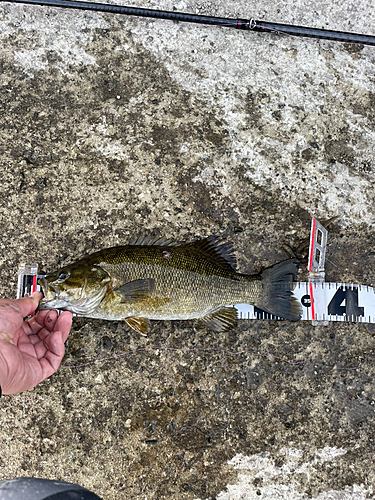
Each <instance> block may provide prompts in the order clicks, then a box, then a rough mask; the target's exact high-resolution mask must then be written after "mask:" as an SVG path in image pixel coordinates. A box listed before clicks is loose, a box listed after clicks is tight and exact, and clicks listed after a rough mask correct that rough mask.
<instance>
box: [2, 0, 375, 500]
mask: <svg viewBox="0 0 375 500" xmlns="http://www.w3.org/2000/svg"><path fill="white" fill-rule="evenodd" d="M132 4H133V5H139V6H143V7H150V8H161V9H167V10H173V9H176V10H180V11H187V12H192V13H200V14H206V15H210V14H212V15H217V16H225V17H237V16H239V17H242V18H248V17H249V18H250V17H254V18H256V19H264V20H267V21H274V22H284V23H290V24H300V25H305V26H314V27H318V28H320V27H324V28H327V29H337V30H344V31H353V32H358V33H367V34H373V35H374V34H375V7H374V4H373V2H370V1H368V0H356V1H355V2H354V1H353V0H349V1H347V2H341V1H338V0H330V1H328V0H314V1H311V0H304V1H303V2H302V1H300V0H290V1H289V2H284V1H281V0H275V1H274V2H267V1H265V0H263V1H262V0H261V1H258V2H255V1H254V0H249V1H245V0H239V1H233V0H229V1H225V2H224V1H223V0H220V1H217V2H211V1H204V2H200V1H194V0H185V1H179V2H178V1H176V2H175V3H173V2H172V1H171V0H158V1H156V0H153V1H148V0H143V1H142V2H141V1H140V0H138V1H137V0H133V2H132ZM0 39H1V44H0V65H1V74H0V83H1V85H0V92H1V100H0V106H1V114H0V126H1V135H0V144H1V146H0V165H1V173H0V176H1V183H0V190H1V200H2V203H1V207H2V209H1V212H0V220H1V239H0V246H1V252H0V269H1V273H0V283H1V287H0V289H1V295H2V296H3V297H14V296H15V291H16V279H17V266H18V263H19V262H25V261H26V262H38V263H39V264H40V266H41V268H42V269H43V270H45V271H52V270H53V269H55V268H56V267H59V266H61V265H62V264H66V263H70V262H73V261H74V260H76V259H78V258H80V257H82V256H83V255H85V254H87V253H90V252H92V251H96V250H99V249H101V248H104V247H109V246H113V245H118V244H126V243H128V242H129V241H130V239H131V237H132V236H134V235H145V234H152V235H161V236H165V237H170V238H174V239H175V240H177V241H192V240H194V239H196V238H201V237H205V236H207V235H211V234H214V235H219V236H223V237H225V238H227V239H228V240H229V241H231V242H233V244H234V246H235V248H236V254H237V260H238V265H239V269H240V270H241V271H242V272H255V271H257V270H260V269H262V268H263V267H265V266H268V265H271V264H274V263H276V262H278V261H280V260H282V259H284V258H285V254H284V252H283V249H282V248H283V245H284V244H288V245H290V246H292V247H295V246H297V245H298V244H299V243H300V242H301V241H303V240H304V239H305V238H307V237H308V235H309V229H310V220H311V217H312V216H316V217H317V218H318V219H320V220H324V219H328V218H330V217H332V216H335V215H339V216H340V218H339V219H338V220H337V221H335V222H334V223H333V224H332V225H331V226H330V228H329V229H330V231H329V239H328V249H327V251H328V253H327V257H328V259H329V261H328V262H327V280H328V281H346V282H354V283H365V284H368V285H374V275H375V263H374V250H373V246H374V245H373V244H374V234H375V230H374V221H375V218H374V201H375V194H374V182H375V181H374V168H375V167H374V165H373V156H374V148H375V146H374V145H375V122H374V120H375V114H374V105H375V48H372V47H362V46H354V45H343V44H339V43H326V42H317V41H314V40H303V39H297V38H292V37H286V36H277V35H259V34H251V33H244V32H237V31H235V30H229V29H225V28H221V29H219V28H213V27H207V26H195V25H187V24H178V23H172V22H168V21H155V20H150V19H136V18H132V19H131V18H126V17H120V16H115V15H111V14H100V13H87V12H78V11H68V10H65V11H62V10H58V9H50V8H42V7H33V6H21V5H12V4H11V3H1V4H0ZM300 279H303V274H301V276H300ZM374 342H375V328H374V326H372V325H365V324H363V325H358V324H339V323H335V324H330V325H329V326H328V327H313V326H312V325H310V324H307V323H302V322H301V323H289V322H287V321H285V322H267V321H258V322H249V321H247V322H246V321H244V322H241V323H240V324H239V325H238V327H237V328H235V329H234V330H232V331H231V332H229V333H225V334H220V335H218V334H214V333H212V332H210V331H207V330H204V329H199V328H197V327H196V326H195V325H194V323H193V322H154V323H153V325H152V330H151V332H150V334H149V335H148V337H146V338H144V337H140V336H139V335H138V334H137V333H136V332H134V331H132V330H130V329H129V328H128V327H127V326H126V325H125V324H123V323H121V322H106V321H96V320H90V319H84V318H79V319H75V320H74V325H73V328H72V333H71V335H70V337H69V339H68V342H67V350H66V357H65V360H64V362H63V366H62V368H61V369H60V370H59V371H58V372H57V373H56V374H55V375H54V376H52V377H51V378H50V379H49V380H47V381H45V382H44V383H42V384H40V385H39V386H38V387H37V388H35V389H34V390H32V391H29V392H27V393H23V394H20V395H17V396H12V397H10V396H8V397H4V398H2V400H1V401H0V415H1V417H0V422H1V424H0V446H1V453H0V479H6V478H12V477H17V476H36V477H44V478H54V479H62V480H66V481H71V482H76V483H78V484H80V485H82V486H85V487H87V488H91V489H92V490H94V491H95V492H96V493H97V494H98V495H100V496H102V497H103V498H104V499H106V500H112V499H146V498H147V499H148V500H151V499H164V498H168V499H189V500H190V499H200V500H206V499H214V498H217V499H218V500H229V499H233V500H234V499H236V500H239V499H258V498H263V499H264V498H267V499H274V498H279V499H297V500H300V499H303V500H308V499H312V498H314V499H316V498H317V499H319V500H324V499H332V500H339V499H340V500H342V499H345V500H346V499H348V500H349V499H350V500H353V499H365V498H372V497H373V496H372V495H373V489H374V486H375V470H374V452H375V443H374V439H375V430H374V422H375V404H374V401H375V387H374V373H375V367H374V354H375V351H374ZM152 346H159V347H160V349H151V347H152ZM167 347H170V348H175V349H177V350H174V351H173V350H166V349H165V348H167ZM197 348H206V349H208V350H206V351H203V350H197ZM209 349H211V350H209ZM130 350H132V351H134V350H138V351H137V352H135V353H133V354H128V355H124V356H121V357H118V358H115V359H110V360H108V361H106V362H100V363H96V364H87V365H85V366H81V367H79V368H69V367H68V366H73V365H74V366H76V365H82V364H86V363H92V362H93V361H97V360H100V359H103V358H106V357H110V356H114V355H116V354H120V353H124V352H128V351H130ZM228 351H230V353H229V352H228ZM240 351H246V352H243V353H242V354H235V353H238V352H240ZM260 355H261V356H260ZM280 358H282V359H280ZM297 361H304V363H303V364H299V365H296V364H292V363H295V362H297Z"/></svg>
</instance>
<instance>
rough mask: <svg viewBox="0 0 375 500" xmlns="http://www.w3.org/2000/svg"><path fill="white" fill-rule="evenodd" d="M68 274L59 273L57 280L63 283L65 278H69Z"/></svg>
mask: <svg viewBox="0 0 375 500" xmlns="http://www.w3.org/2000/svg"><path fill="white" fill-rule="evenodd" d="M69 275H70V273H64V272H63V273H60V274H59V277H58V278H57V279H58V281H65V280H66V279H67V278H69Z"/></svg>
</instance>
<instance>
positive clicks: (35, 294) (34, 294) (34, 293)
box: [30, 292, 42, 297]
mask: <svg viewBox="0 0 375 500" xmlns="http://www.w3.org/2000/svg"><path fill="white" fill-rule="evenodd" d="M40 293H42V292H33V293H32V294H31V295H30V297H36V296H37V295H39V294H40Z"/></svg>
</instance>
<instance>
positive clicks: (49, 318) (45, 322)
mask: <svg viewBox="0 0 375 500" xmlns="http://www.w3.org/2000/svg"><path fill="white" fill-rule="evenodd" d="M56 319H57V312H56V311H49V310H48V309H47V310H45V311H38V312H37V314H36V315H35V316H33V317H32V318H30V319H29V320H28V321H27V323H26V324H25V325H24V327H25V333H26V335H31V334H36V333H38V332H39V330H40V329H41V328H43V327H45V328H47V329H48V330H49V331H50V332H51V331H52V330H53V328H54V326H55V323H56ZM27 326H28V327H29V328H26V327H27Z"/></svg>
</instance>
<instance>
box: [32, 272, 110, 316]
mask: <svg viewBox="0 0 375 500" xmlns="http://www.w3.org/2000/svg"><path fill="white" fill-rule="evenodd" d="M110 282H111V278H110V276H109V274H108V273H107V272H106V271H104V269H102V267H100V266H95V265H94V266H91V267H84V266H83V267H81V266H79V267H74V265H71V266H67V267H64V268H63V269H60V270H59V271H56V272H55V273H52V274H49V275H48V276H46V277H45V278H42V279H41V280H39V284H40V285H41V286H42V288H43V290H44V299H43V300H42V302H41V304H40V306H39V308H40V309H64V310H67V311H71V312H73V313H76V314H79V315H87V314H90V313H92V312H93V311H94V310H95V309H96V307H97V306H98V305H99V304H100V302H101V300H102V299H103V297H104V295H105V293H106V292H107V290H108V286H109V283H110Z"/></svg>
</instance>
